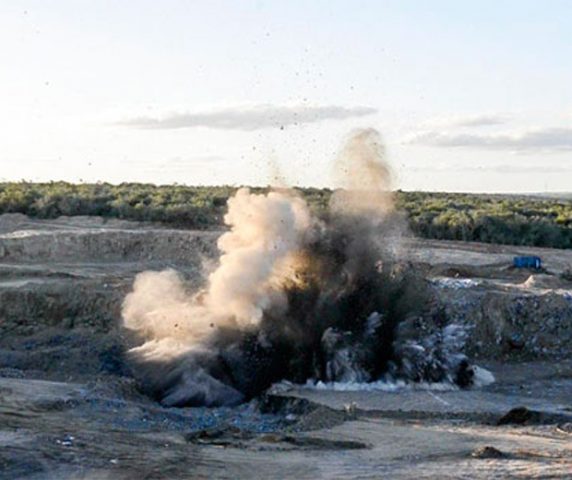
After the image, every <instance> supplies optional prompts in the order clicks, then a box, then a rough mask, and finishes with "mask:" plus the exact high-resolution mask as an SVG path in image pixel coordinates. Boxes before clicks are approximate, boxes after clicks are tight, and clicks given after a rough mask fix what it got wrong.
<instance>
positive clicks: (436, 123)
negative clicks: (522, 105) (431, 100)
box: [425, 113, 509, 128]
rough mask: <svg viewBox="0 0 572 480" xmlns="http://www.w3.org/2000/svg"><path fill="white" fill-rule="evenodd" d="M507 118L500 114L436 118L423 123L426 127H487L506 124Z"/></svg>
mask: <svg viewBox="0 0 572 480" xmlns="http://www.w3.org/2000/svg"><path fill="white" fill-rule="evenodd" d="M508 120H509V118H508V117H507V116H506V115H501V114H497V113H495V114H481V115H467V116H462V117H438V118H434V119H431V120H429V121H427V122H425V126H426V127H433V128H436V127H440V128H456V127H489V126H494V125H502V124H505V123H507V122H508Z"/></svg>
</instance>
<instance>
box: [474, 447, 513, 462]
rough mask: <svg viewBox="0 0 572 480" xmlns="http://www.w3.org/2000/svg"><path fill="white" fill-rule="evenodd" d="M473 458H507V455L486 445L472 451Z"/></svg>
mask: <svg viewBox="0 0 572 480" xmlns="http://www.w3.org/2000/svg"><path fill="white" fill-rule="evenodd" d="M471 455H472V456H473V457H474V458H483V459H484V458H507V457H508V455H507V454H506V453H504V452H501V451H500V450H499V449H498V448H495V447H491V446H490V445H486V446H484V447H479V448H477V449H476V450H474V451H473V453H472V454H471Z"/></svg>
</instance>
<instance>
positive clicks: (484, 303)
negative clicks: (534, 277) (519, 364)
mask: <svg viewBox="0 0 572 480" xmlns="http://www.w3.org/2000/svg"><path fill="white" fill-rule="evenodd" d="M436 295H437V297H438V298H439V302H440V304H441V305H442V306H443V307H444V309H445V312H446V316H447V318H448V319H449V321H452V322H455V323H460V324H462V325H465V326H466V327H467V328H468V329H469V331H470V335H469V339H468V344H467V353H468V354H469V356H471V357H473V358H484V359H506V360H519V359H523V360H524V359H532V358H546V359H558V358H564V357H569V356H570V355H572V293H571V292H566V291H560V292H557V291H544V292H526V291H519V289H518V287H517V288H514V289H512V291H510V290H509V291H503V290H495V289H487V288H481V287H473V288H463V289H450V288H438V289H436Z"/></svg>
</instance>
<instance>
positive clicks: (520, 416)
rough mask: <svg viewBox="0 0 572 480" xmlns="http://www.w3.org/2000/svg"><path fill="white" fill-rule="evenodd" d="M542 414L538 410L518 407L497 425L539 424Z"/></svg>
mask: <svg viewBox="0 0 572 480" xmlns="http://www.w3.org/2000/svg"><path fill="white" fill-rule="evenodd" d="M541 419H542V413H541V412H538V411H536V410H529V409H528V408H526V407H516V408H513V409H512V410H509V411H508V412H507V413H506V414H505V415H503V416H502V417H501V418H500V419H499V420H498V422H497V425H528V424H531V423H539V422H540V421H541Z"/></svg>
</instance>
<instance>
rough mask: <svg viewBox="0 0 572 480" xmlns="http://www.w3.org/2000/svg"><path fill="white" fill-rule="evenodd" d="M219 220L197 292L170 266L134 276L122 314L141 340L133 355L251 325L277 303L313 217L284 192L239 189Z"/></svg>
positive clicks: (163, 351)
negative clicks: (214, 262) (216, 255)
mask: <svg viewBox="0 0 572 480" xmlns="http://www.w3.org/2000/svg"><path fill="white" fill-rule="evenodd" d="M224 220H225V223H226V224H227V225H228V226H229V227H230V230H229V231H228V232H227V233H225V234H223V235H222V236H221V237H220V238H219V241H218V247H219V249H220V251H221V256H220V259H219V265H218V268H216V270H215V271H214V272H213V273H212V274H211V275H210V276H209V278H208V283H207V285H206V288H205V289H204V290H203V291H200V292H198V293H196V294H192V293H191V292H188V291H187V290H186V288H185V286H184V282H183V280H182V279H181V278H180V276H179V275H178V274H177V273H176V272H175V271H174V270H165V271H163V272H143V273H141V274H139V275H137V277H136V279H135V283H134V285H133V292H132V293H130V294H129V295H127V297H126V299H125V302H124V304H123V319H124V325H125V326H126V327H127V328H128V329H131V330H134V331H136V332H138V333H139V334H140V335H141V336H142V337H143V338H144V339H146V340H147V343H145V344H144V345H143V346H141V347H138V348H137V349H136V351H137V352H138V353H139V354H140V355H143V356H145V357H146V358H155V357H161V356H172V355H176V354H179V353H183V352H185V351H188V350H191V349H194V348H197V347H200V346H201V345H200V344H201V342H203V340H205V339H206V338H207V337H208V336H209V335H210V334H211V333H213V329H215V328H217V327H223V326H233V327H235V326H238V327H243V328H246V327H248V326H251V325H256V324H257V323H258V322H259V321H260V320H261V318H262V312H263V310H264V308H266V307H268V306H269V305H270V304H272V305H274V306H275V305H278V304H279V303H280V301H279V300H280V296H281V295H282V290H281V289H280V286H281V284H282V282H283V281H284V280H286V279H287V278H289V277H292V276H293V275H294V274H295V271H294V264H295V262H296V255H295V254H296V252H297V251H298V249H299V247H300V242H301V241H302V238H303V237H304V235H305V233H306V232H307V231H308V230H309V227H310V226H311V224H312V222H313V220H312V218H311V216H310V213H309V211H308V208H307V206H306V204H305V202H304V201H303V200H302V199H300V198H298V197H296V196H294V195H293V194H292V193H290V192H270V193H268V194H266V195H262V194H252V193H250V192H249V190H248V189H240V190H238V191H237V192H236V195H235V196H234V197H232V198H231V199H230V200H229V201H228V213H227V215H226V216H225V219H224Z"/></svg>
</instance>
